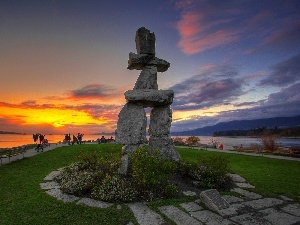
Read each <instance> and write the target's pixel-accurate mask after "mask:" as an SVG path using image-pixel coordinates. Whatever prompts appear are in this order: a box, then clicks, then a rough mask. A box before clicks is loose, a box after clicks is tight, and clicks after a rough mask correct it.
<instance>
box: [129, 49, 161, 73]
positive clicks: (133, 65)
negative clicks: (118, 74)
mask: <svg viewBox="0 0 300 225" xmlns="http://www.w3.org/2000/svg"><path fill="white" fill-rule="evenodd" d="M154 58H155V56H154V55H147V54H135V53H133V52H130V53H129V59H128V67H127V69H129V70H142V69H143V68H144V67H145V66H146V65H147V64H148V63H149V61H150V60H152V59H154Z"/></svg>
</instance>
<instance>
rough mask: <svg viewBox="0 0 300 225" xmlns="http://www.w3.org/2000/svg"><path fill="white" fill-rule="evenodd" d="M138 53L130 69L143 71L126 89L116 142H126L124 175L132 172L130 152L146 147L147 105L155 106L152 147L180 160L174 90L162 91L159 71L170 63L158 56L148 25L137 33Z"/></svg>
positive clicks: (124, 143)
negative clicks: (173, 128)
mask: <svg viewBox="0 0 300 225" xmlns="http://www.w3.org/2000/svg"><path fill="white" fill-rule="evenodd" d="M135 42H136V50H137V54H135V53H132V52H131V53H129V60H128V68H127V69H130V70H133V69H136V70H141V73H140V75H139V77H138V79H137V81H136V83H135V86H134V88H133V90H128V91H126V92H125V94H124V95H125V99H126V101H127V103H126V104H125V106H124V107H123V109H122V110H121V112H120V114H119V120H118V123H117V130H116V142H117V143H119V144H123V145H124V146H123V148H122V165H121V168H120V173H121V174H125V175H126V174H128V168H129V164H130V160H129V158H128V153H132V152H134V151H135V150H136V149H137V148H138V147H141V146H144V144H145V141H146V126H147V117H146V112H145V110H144V108H146V107H152V111H151V114H150V125H149V135H150V138H149V149H157V150H159V151H160V152H161V153H162V156H163V157H165V158H170V159H172V160H174V161H176V162H179V161H180V157H179V154H178V152H177V150H176V149H175V146H174V144H173V140H172V138H171V136H170V127H171V122H172V110H171V108H170V105H171V104H172V102H173V97H174V92H173V91H172V90H158V85H157V72H165V71H166V70H168V68H169V67H170V63H169V62H167V61H165V60H163V59H159V58H157V57H155V34H154V33H151V32H150V31H149V30H148V29H146V28H145V27H141V28H139V29H138V30H137V32H136V37H135Z"/></svg>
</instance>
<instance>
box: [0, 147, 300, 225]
mask: <svg viewBox="0 0 300 225" xmlns="http://www.w3.org/2000/svg"><path fill="white" fill-rule="evenodd" d="M87 151H100V152H101V153H102V154H106V155H111V154H113V155H116V156H118V157H120V156H121V146H120V145H113V144H101V145H75V146H70V147H69V146H68V147H61V148H57V149H54V150H51V151H49V152H44V153H41V154H39V155H36V156H34V157H31V158H25V159H22V160H19V161H15V162H12V163H10V164H7V165H3V166H0V224H51V225H53V224H114V225H115V224H127V223H128V222H129V221H132V222H134V223H135V219H134V217H133V215H132V214H131V212H130V211H129V209H128V208H127V207H126V206H125V205H123V206H122V209H121V210H119V209H117V208H116V207H112V208H108V209H98V208H92V207H87V206H80V205H76V204H75V203H63V202H62V201H59V200H57V199H55V198H53V197H51V196H49V195H47V194H46V193H45V191H43V190H42V189H40V187H39V184H40V183H41V182H43V178H44V177H45V176H46V175H48V174H49V173H50V172H52V171H53V170H57V169H58V168H61V167H63V166H67V165H69V164H70V163H72V162H74V161H76V156H77V155H79V154H80V153H81V152H87ZM179 152H180V155H181V157H182V158H184V159H187V160H191V161H197V160H198V159H199V158H201V157H204V156H208V155H222V156H223V157H225V158H226V159H227V160H228V161H229V164H230V168H231V170H232V172H233V173H238V174H240V175H241V176H243V177H244V178H246V179H247V181H249V182H250V183H251V184H253V185H255V186H256V191H258V192H260V193H264V194H284V195H286V196H289V197H294V198H296V196H299V195H300V176H299V174H300V162H294V161H286V160H277V159H269V158H264V157H251V156H243V155H235V154H226V153H217V152H208V151H202V150H193V149H179ZM166 201H169V202H172V201H170V200H166ZM175 202H176V201H175Z"/></svg>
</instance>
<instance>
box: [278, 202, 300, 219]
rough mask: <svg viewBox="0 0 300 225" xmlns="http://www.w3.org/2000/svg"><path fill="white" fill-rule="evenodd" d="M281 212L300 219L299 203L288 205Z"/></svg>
mask: <svg viewBox="0 0 300 225" xmlns="http://www.w3.org/2000/svg"><path fill="white" fill-rule="evenodd" d="M281 210H283V211H285V212H287V213H290V214H293V215H295V216H298V217H300V204H298V203H295V204H288V205H286V206H284V207H282V208H281Z"/></svg>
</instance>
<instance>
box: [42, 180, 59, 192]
mask: <svg viewBox="0 0 300 225" xmlns="http://www.w3.org/2000/svg"><path fill="white" fill-rule="evenodd" d="M40 187H41V189H43V190H49V189H54V188H60V185H59V183H57V182H55V181H51V182H46V183H40Z"/></svg>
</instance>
